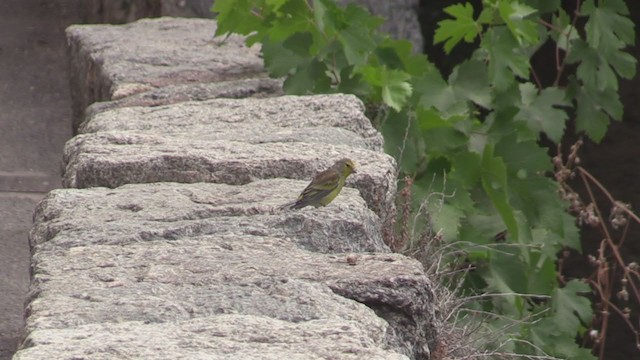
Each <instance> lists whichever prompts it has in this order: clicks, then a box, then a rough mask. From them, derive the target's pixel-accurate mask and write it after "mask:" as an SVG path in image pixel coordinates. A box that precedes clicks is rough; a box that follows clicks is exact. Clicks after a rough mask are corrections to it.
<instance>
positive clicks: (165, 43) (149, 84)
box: [67, 18, 263, 129]
mask: <svg viewBox="0 0 640 360" xmlns="http://www.w3.org/2000/svg"><path fill="white" fill-rule="evenodd" d="M215 31H216V23H215V21H213V20H206V19H173V18H159V19H143V20H139V21H137V22H135V23H131V24H127V25H120V26H113V25H73V26H70V27H69V28H67V39H68V43H69V58H70V64H71V65H70V66H71V71H70V76H71V95H72V101H73V114H74V123H73V124H74V129H75V128H76V127H77V126H78V125H79V123H80V121H81V119H82V115H83V112H84V110H85V108H86V107H87V106H89V105H90V104H91V103H93V102H96V101H107V100H117V99H121V98H124V97H127V96H131V95H134V94H137V93H141V92H145V91H149V90H151V89H154V88H161V87H165V86H169V85H177V84H185V83H210V82H218V81H225V80H232V79H240V78H248V77H253V76H258V75H260V74H262V73H263V62H262V59H261V58H260V56H259V52H260V50H259V48H258V47H257V46H254V47H252V48H247V47H246V46H245V45H244V38H242V37H239V36H231V37H229V38H227V39H226V40H224V39H214V38H213V35H214V33H215ZM223 40H224V41H223Z"/></svg>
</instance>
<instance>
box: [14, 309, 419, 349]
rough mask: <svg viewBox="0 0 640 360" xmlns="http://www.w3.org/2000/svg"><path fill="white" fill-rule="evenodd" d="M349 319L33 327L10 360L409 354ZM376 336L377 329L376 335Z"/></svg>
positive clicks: (246, 318) (243, 318)
mask: <svg viewBox="0 0 640 360" xmlns="http://www.w3.org/2000/svg"><path fill="white" fill-rule="evenodd" d="M380 327H382V326H381V325H378V326H377V327H376V328H375V329H365V328H363V327H362V326H359V325H358V324H357V323H354V322H352V321H345V320H340V319H328V320H315V321H308V322H301V323H290V322H286V321H280V320H276V319H272V318H266V317H259V316H251V315H220V316H215V317H208V318H198V319H193V320H186V321H180V322H171V323H150V324H149V323H144V322H139V321H137V322H133V321H130V322H121V323H106V324H90V325H84V326H79V327H76V328H71V329H51V330H37V331H34V332H32V333H30V334H29V337H28V338H27V342H28V343H30V344H32V345H33V346H32V347H30V348H26V349H23V350H20V351H18V353H17V354H16V355H15V356H14V358H13V359H14V360H35V359H87V358H90V359H95V360H102V359H104V360H110V359H114V358H129V359H202V360H204V359H207V360H218V359H220V360H223V359H247V360H253V359H261V360H281V359H292V360H316V359H318V360H319V359H379V360H386V359H389V360H395V359H398V360H399V359H408V357H407V356H404V355H401V354H398V353H394V352H392V351H390V350H389V351H385V350H383V349H382V348H381V347H380V345H379V343H376V340H377V339H375V338H374V339H372V338H371V335H370V333H373V332H374V331H375V330H377V329H379V328H380ZM376 335H377V334H376Z"/></svg>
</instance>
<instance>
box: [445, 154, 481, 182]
mask: <svg viewBox="0 0 640 360" xmlns="http://www.w3.org/2000/svg"><path fill="white" fill-rule="evenodd" d="M481 160H482V159H481V157H480V154H476V153H473V152H468V151H464V152H460V153H458V154H456V155H455V156H454V158H453V161H452V169H451V174H449V176H450V177H451V178H452V179H454V180H456V181H457V182H459V183H460V184H462V185H463V186H464V187H466V188H468V189H470V188H473V187H474V186H477V185H478V182H479V181H480V175H481V173H482V168H481Z"/></svg>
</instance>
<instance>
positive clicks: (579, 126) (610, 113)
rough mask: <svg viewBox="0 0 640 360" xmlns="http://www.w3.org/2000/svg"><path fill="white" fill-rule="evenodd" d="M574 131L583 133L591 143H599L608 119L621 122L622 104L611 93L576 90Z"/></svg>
mask: <svg viewBox="0 0 640 360" xmlns="http://www.w3.org/2000/svg"><path fill="white" fill-rule="evenodd" d="M576 100H577V104H578V106H577V111H576V130H577V131H584V132H585V133H586V134H587V135H588V136H589V137H590V138H591V139H592V140H593V141H595V142H600V141H601V140H602V138H603V137H604V135H605V133H606V131H607V128H608V126H609V121H610V120H609V119H610V118H612V119H614V120H618V121H619V120H622V103H621V102H620V99H619V98H618V94H617V93H615V92H613V91H597V90H596V91H589V88H588V87H583V88H580V89H579V90H578V93H577V96H576Z"/></svg>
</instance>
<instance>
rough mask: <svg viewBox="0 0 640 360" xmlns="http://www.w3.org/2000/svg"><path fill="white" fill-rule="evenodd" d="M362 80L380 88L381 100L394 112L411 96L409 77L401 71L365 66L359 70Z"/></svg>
mask: <svg viewBox="0 0 640 360" xmlns="http://www.w3.org/2000/svg"><path fill="white" fill-rule="evenodd" d="M360 73H361V74H362V76H363V78H364V79H365V80H366V81H367V82H369V83H370V84H371V85H373V86H376V87H378V88H380V93H381V97H382V100H383V101H384V103H385V104H387V105H389V106H391V107H392V108H393V109H394V110H396V111H400V110H402V107H403V106H404V104H405V103H406V101H407V99H408V98H409V97H410V96H411V91H412V88H411V84H409V82H408V80H409V79H410V78H411V76H410V75H409V74H407V73H405V72H403V71H399V70H389V69H387V68H386V67H385V66H382V67H376V66H370V65H369V66H365V67H363V68H362V69H361V70H360Z"/></svg>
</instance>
